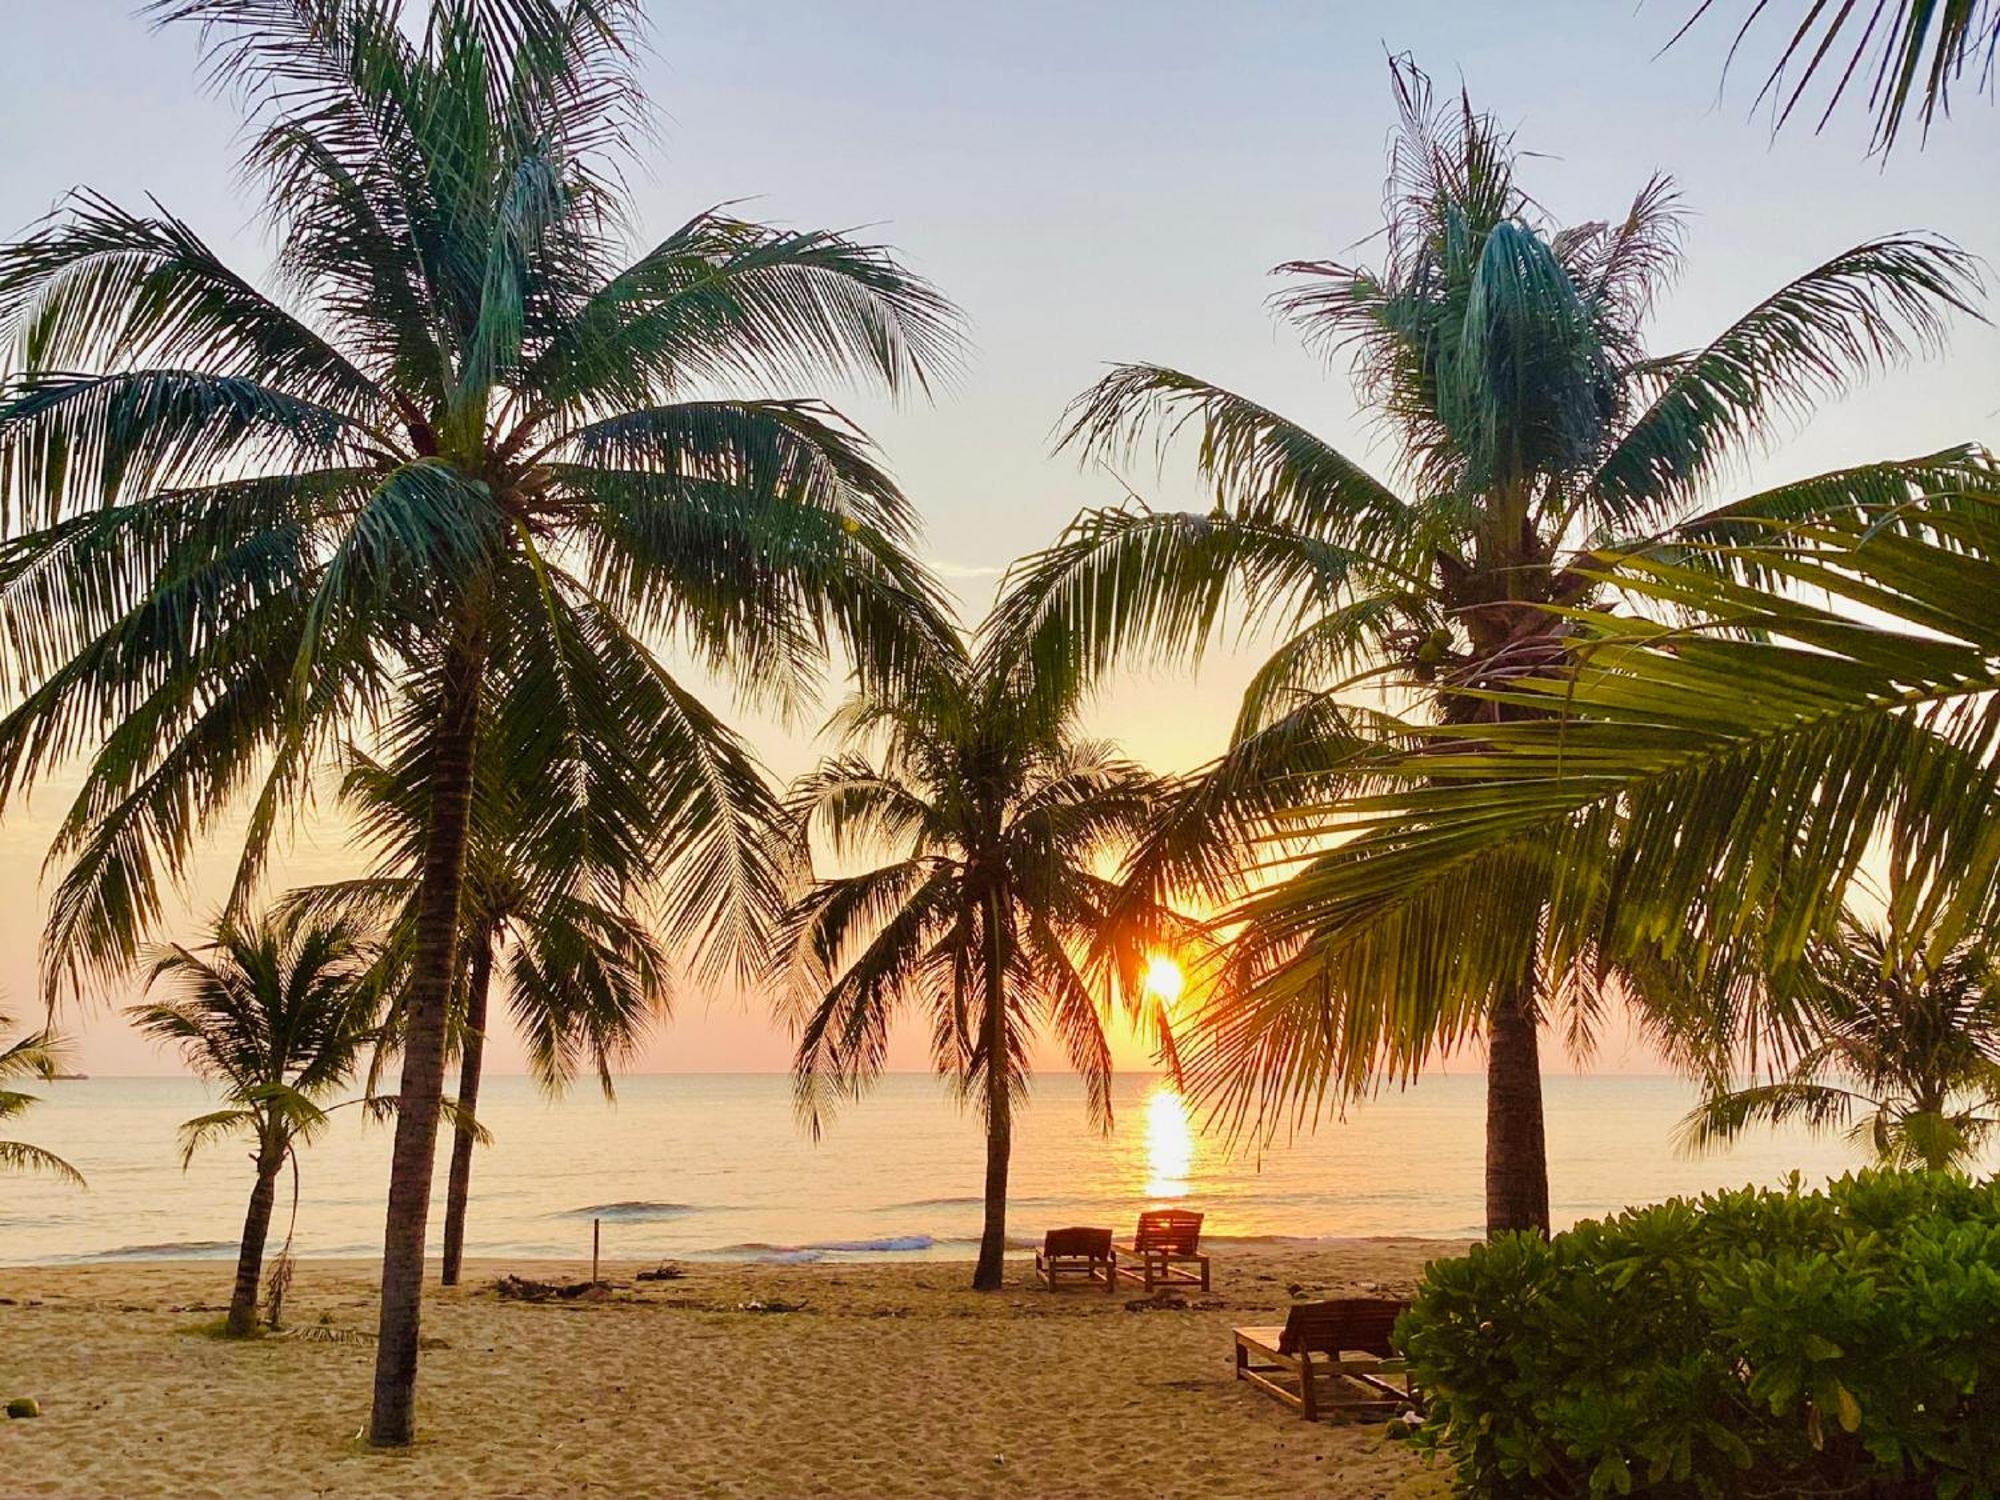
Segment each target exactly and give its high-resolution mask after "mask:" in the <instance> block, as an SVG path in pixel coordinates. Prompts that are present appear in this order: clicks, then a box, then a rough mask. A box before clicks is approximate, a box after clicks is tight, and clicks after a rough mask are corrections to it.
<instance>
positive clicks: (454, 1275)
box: [440, 932, 493, 1286]
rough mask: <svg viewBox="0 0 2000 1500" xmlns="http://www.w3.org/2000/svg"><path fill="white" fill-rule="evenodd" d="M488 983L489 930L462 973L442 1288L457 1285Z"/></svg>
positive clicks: (479, 937) (490, 965) (476, 942)
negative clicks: (461, 1032) (462, 1004)
mask: <svg viewBox="0 0 2000 1500" xmlns="http://www.w3.org/2000/svg"><path fill="white" fill-rule="evenodd" d="M492 984H493V934H492V933H490V932H481V933H479V934H478V935H477V936H476V937H475V939H474V947H473V950H472V958H471V962H470V964H469V965H468V968H467V973H466V994H465V1045H464V1046H463V1047H461V1048H460V1049H459V1054H458V1117H457V1119H455V1120H453V1121H452V1135H451V1182H450V1184H449V1185H448V1186H447V1187H446V1189H445V1198H444V1275H443V1276H442V1277H441V1278H440V1280H441V1282H442V1284H443V1285H445V1286H457V1285H458V1272H459V1267H460V1265H461V1264H463V1262H464V1259H465V1202H466V1198H467V1197H468V1195H469V1194H470V1193H471V1191H472V1146H473V1139H472V1137H473V1130H474V1128H475V1126H474V1124H473V1122H474V1120H475V1119H476V1118H477V1115H476V1113H475V1112H476V1111H477V1109H478V1108H479V1068H480V1063H481V1061H482V1060H483V1058H484V1056H485V1053H486V992H487V990H488V989H489V988H491V986H492Z"/></svg>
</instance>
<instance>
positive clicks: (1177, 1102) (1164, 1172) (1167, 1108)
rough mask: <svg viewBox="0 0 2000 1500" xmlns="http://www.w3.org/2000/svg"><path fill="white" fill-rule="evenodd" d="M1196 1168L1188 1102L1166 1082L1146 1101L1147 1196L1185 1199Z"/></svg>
mask: <svg viewBox="0 0 2000 1500" xmlns="http://www.w3.org/2000/svg"><path fill="white" fill-rule="evenodd" d="M1193 1167H1194V1130H1193V1128H1192V1127H1190V1126H1189V1124H1188V1112H1187V1101H1186V1100H1185V1099H1183V1098H1181V1096H1180V1095H1179V1094H1178V1093H1176V1092H1175V1091H1174V1090H1173V1089H1171V1088H1168V1087H1166V1086H1165V1085H1164V1084H1163V1085H1162V1086H1161V1087H1159V1088H1157V1089H1155V1090H1154V1091H1153V1097H1152V1098H1150V1099H1148V1100H1147V1101H1146V1172H1147V1177H1148V1180H1147V1183H1146V1196H1147V1197H1149V1198H1185V1197H1186V1196H1187V1195H1188V1173H1189V1172H1190V1171H1191V1170H1192V1168H1193Z"/></svg>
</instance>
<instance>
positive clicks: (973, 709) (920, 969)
mask: <svg viewBox="0 0 2000 1500" xmlns="http://www.w3.org/2000/svg"><path fill="white" fill-rule="evenodd" d="M835 722H836V724H837V725H838V727H839V728H840V730H841V731H842V732H843V733H844V736H845V738H846V740H847V742H848V745H849V748H848V749H847V750H846V751H844V752H843V753H840V754H837V755H834V756H832V757H829V758H828V759H826V760H823V761H822V762H821V763H820V765H819V766H818V767H817V768H816V769H815V770H813V771H812V772H810V773H808V774H807V775H805V776H803V777H801V778H800V779H799V780H798V782H797V783H795V785H794V787H793V789H792V794H791V800H790V806H791V810H792V818H793V826H794V828H795V830H796V837H797V840H798V844H799V848H800V852H801V859H802V861H803V862H805V863H807V864H808V865H809V862H810V854H809V844H810V841H811V840H812V839H813V838H814V837H815V836H818V837H819V838H821V839H822V840H824V844H825V852H826V853H827V854H828V855H829V856H830V857H831V858H832V859H833V860H835V861H838V862H842V863H848V864H852V863H854V862H857V861H861V862H865V861H867V860H869V859H871V858H872V859H877V860H880V859H882V858H883V856H884V855H887V856H888V858H887V859H886V860H885V861H884V862H881V863H869V864H866V866H865V868H863V869H861V870H859V871H857V872H854V873H845V874H837V875H830V876H825V877H823V878H820V879H818V880H814V881H811V882H810V884H808V885H807V886H806V887H805V888H804V889H803V891H802V893H801V894H800V895H799V896H798V898H797V900H796V901H795V902H794V904H793V905H792V907H791V909H790V911H789V912H788V913H787V916H786V919H785V922H784V924H783V927H782V929H781V931H782V933H783V943H782V947H781V950H780V951H781V952H782V953H783V954H784V956H785V960H786V962H787V964H788V973H787V981H788V984H789V988H790V991H791V994H792V996H793V998H794V1000H795V1003H796V1005H797V1009H798V1015H799V1018H800V1020H799V1040H798V1055H797V1061H796V1074H797V1079H798V1092H799V1102H800V1108H801V1110H802V1111H803V1112H804V1113H805V1114H806V1116H807V1117H808V1118H809V1119H810V1120H811V1122H812V1124H813V1128H814V1130H815V1132H817V1130H818V1128H819V1120H820V1114H821V1111H822V1110H823V1108H824V1107H825V1104H826V1102H827V1090H828V1089H829V1088H831V1089H832V1090H834V1091H836V1092H839V1093H845V1094H849V1095H854V1094H858V1093H859V1092H861V1091H862V1090H863V1089H865V1088H866V1086H867V1085H868V1084H869V1083H870V1082H872V1081H873V1079H874V1078H875V1077H876V1075H877V1074H878V1073H879V1072H880V1071H881V1069H882V1066H883V1062H884V1059H885V1057H886V1049H887V1046H888V1040H889V1030H890V1025H891V1022H892V1020H893V1019H894V1018H895V1016H896V1015H897V1013H898V1012H899V1011H902V1010H905V1009H911V1010H916V1011H918V1012H920V1013H922V1014H923V1015H924V1016H925V1017H926V1019H927V1020H928V1022H929V1025H930V1031H931V1051H932V1056H933V1058H934V1059H935V1062H936V1066H937V1070H938V1072H939V1073H940V1074H941V1075H943V1076H945V1077H947V1078H950V1079H951V1080H952V1081H953V1082H954V1083H955V1085H956V1086H957V1088H958V1089H959V1091H960V1093H961V1094H962V1095H963V1096H964V1097H967V1098H970V1099H972V1100H974V1101H975V1102H976V1107H977V1108H978V1110H979V1113H980V1115H981V1117H982V1118H983V1120H984V1123H985V1127H986V1187H985V1201H986V1208H985V1223H984V1228H983V1230H982V1233H981V1236H980V1241H979V1262H978V1265H977V1267H976V1268H975V1270H974V1272H973V1278H972V1284H973V1287H974V1288H975V1289H976V1290H980V1291H991V1290H994V1289H995V1288H997V1287H999V1285H1000V1284H1001V1272H1002V1257H1003V1255H1004V1254H1005V1250H1006V1227H1007V1174H1008V1166H1009V1162H1010V1157H1011V1152H1012V1147H1013V1112H1014V1109H1015V1107H1016V1105H1017V1104H1018V1103H1020V1102H1021V1100H1022V1099H1023V1098H1024V1097H1025V1091H1026V1085H1027V1078H1028V1047H1029V1044H1030V1041H1031V1039H1032V1037H1033V1035H1034V1032H1035V1031H1036V1029H1037V1027H1038V1026H1045V1027H1046V1028H1047V1029H1048V1030H1049V1031H1051V1032H1053V1033H1054V1035H1055V1036H1056V1037H1057V1038H1058V1039H1059V1040H1060V1042H1061V1044H1062V1046H1063V1049H1064V1052H1065V1053H1066V1055H1067V1056H1068V1058H1069V1061H1070V1064H1071V1066H1072V1067H1073V1068H1074V1069H1075V1070H1076V1072H1077V1073H1078V1074H1079V1075H1080V1076H1081V1077H1082V1079H1083V1081H1084V1087H1085V1090H1086V1093H1087V1097H1088V1100H1089V1109H1090V1114H1091V1118H1092V1120H1093V1122H1094V1123H1096V1124H1098V1125H1099V1126H1103V1127H1108V1126H1109V1123H1110V1119H1111V1094H1110V1081H1111V1052H1110V1046H1109V1043H1108V1042H1107V1041H1106V1038H1105V1034H1104V1030H1103V1027H1102V1024H1101V1020H1100V1007H1099V999H1098V993H1097V986H1094V985H1093V983H1092V972H1091V971H1092V970H1093V969H1094V968H1095V969H1101V970H1102V971H1103V972H1102V975H1101V976H1100V977H1102V978H1103V979H1105V980H1107V981H1108V985H1107V988H1113V989H1117V990H1119V991H1120V992H1122V993H1123V994H1124V995H1126V996H1136V995H1138V994H1139V993H1140V989H1139V987H1138V986H1137V984H1135V983H1134V982H1133V980H1134V973H1135V969H1134V966H1135V965H1136V964H1137V962H1138V958H1139V956H1140V955H1141V954H1143V953H1144V952H1145V951H1146V950H1147V949H1148V948H1149V946H1151V945H1152V944H1155V943H1158V942H1161V941H1165V940H1167V939H1168V938H1169V937H1170V935H1171V930H1172V929H1171V924H1170V923H1168V922H1164V921H1159V920H1155V921H1154V922H1153V923H1152V924H1150V925H1148V924H1146V923H1143V922H1142V923H1133V922H1130V921H1127V922H1125V923H1123V924H1122V925H1120V926H1119V927H1118V928H1116V929H1115V930H1114V929H1112V928H1111V927H1109V926H1108V923H1109V920H1110V916H1111V906H1112V903H1113V901H1114V899H1115V897H1116V896H1117V891H1116V888H1115V887H1114V885H1113V884H1112V883H1111V882H1110V881H1109V880H1108V879H1106V878H1104V877H1103V876H1102V875H1100V874H1099V873H1098V871H1097V868H1096V865H1097V862H1098V861H1099V860H1100V859H1101V858H1102V857H1103V856H1104V855H1105V854H1106V853H1107V852H1115V851H1116V850H1117V849H1118V847H1119V846H1120V845H1121V844H1123V843H1125V842H1127V841H1129V840H1130V839H1131V838H1132V837H1133V836H1134V835H1135V834H1136V833H1137V832H1138V831H1139V830H1140V828H1141V827H1143V825H1144V822H1145V819H1146V817H1147V816H1148V814H1149V813H1150V812H1151V810H1152V807H1153V803H1154V800H1155V797H1156V793H1157V790H1158V783H1157V781H1156V780H1155V778H1154V777H1153V776H1151V775H1150V774H1148V773H1147V772H1145V771H1143V770H1141V769H1140V768H1139V767H1138V766H1136V765H1134V764H1132V763H1131V762H1129V761H1127V760H1124V759H1123V758H1121V757H1120V756H1119V755H1118V754H1117V753H1116V751H1115V750H1114V749H1113V748H1112V747H1111V746H1109V745H1107V744H1104V743H1101V742H1097V741H1091V740H1084V739H1080V738H1078V737H1077V736H1076V735H1075V733H1074V731H1073V730H1072V729H1071V727H1070V726H1069V725H1068V724H1067V723H1065V722H1064V721H1063V719H1062V718H1061V717H1056V718H1049V717H1047V716H1045V715H1043V714H1042V713H1041V712H1040V710H1039V709H1038V708H1037V707H1036V705H1035V704H1034V702H1033V701H1032V697H1031V695H1029V694H1026V693H1024V692H1023V691H1022V689H1021V686H1020V684H1019V681H1018V680H1017V678H1015V677H1014V676H1011V675H1009V674H1006V673H999V674H996V673H992V672H988V671H985V670H982V669H981V668H979V667H977V666H975V665H974V664H973V663H972V662H971V661H969V660H968V659H967V658H966V657H965V656H964V655H963V654H962V653H961V654H950V655H946V656H944V657H942V658H941V659H940V661H939V662H938V664H937V666H936V668H935V670H934V673H933V675H932V677H931V678H930V680H929V681H928V682H927V683H926V684H925V685H924V686H923V687H922V688H921V689H920V690H917V691H914V692H911V693H908V694H905V695H899V696H897V697H895V698H871V697H863V698H860V699H858V700H856V701H855V702H854V703H852V704H850V705H849V706H848V707H847V708H846V709H845V710H843V711H842V713H841V714H840V715H839V716H837V718H836V721H835ZM870 742H875V743H877V745H878V750H877V753H874V754H872V755H871V754H870V753H868V752H867V749H866V747H867V746H868V745H869V744H870Z"/></svg>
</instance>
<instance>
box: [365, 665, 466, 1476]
mask: <svg viewBox="0 0 2000 1500" xmlns="http://www.w3.org/2000/svg"><path fill="white" fill-rule="evenodd" d="M483 654H484V653H483V643H482V642H481V641H479V639H478V638H477V636H476V634H475V633H472V632H467V633H466V634H465V635H463V636H461V637H460V640H459V641H458V642H457V643H455V644H454V646H453V648H452V650H451V653H450V655H449V656H448V658H447V660H446V662H445V667H444V673H445V680H444V684H443V693H442V700H443V701H442V703H441V704H440V708H439V714H438V725H437V729H436V732H435V734H434V736H433V738H432V741H431V766H430V788H429V791H430V809H429V826H428V827H427V828H426V830H425V837H424V855H423V869H422V874H421V875H420V877H419V883H418V888H417V920H416V952H415V954H414V956H413V957H412V960H411V964H410V979H409V989H408V991H407V992H406V995H405V1000H404V1007H403V1009H404V1021H403V1025H404V1031H403V1038H402V1042H403V1079H402V1084H401V1088H400V1092H399V1095H398V1102H397V1108H396V1144H395V1149H394V1152H393V1154H392V1155H391V1157H390V1164H389V1215H388V1224H387V1227H386V1229H385V1231H384V1233H383V1240H382V1316H381V1322H380V1325H379V1330H380V1331H379V1340H378V1342H377V1344H376V1348H375V1405H374V1411H373V1413H372V1414H371V1416H370V1419H369V1426H368V1436H369V1440H370V1441H371V1442H373V1443H376V1444H378V1445H402V1444H405V1443H408V1442H409V1441H410V1437H411V1433H412V1429H413V1426H414V1408H415V1402H416V1388H417V1339H418V1333H419V1322H420V1320H421V1317H422V1313H423V1296H424V1230H425V1228H426V1224H427V1221H428V1219H429V1216H430V1205H431V1168H432V1164H433V1161H434V1159H435V1155H436V1150H437V1124H438V1114H439V1105H440V1102H441V1101H442V1099H443V1097H444V1043H445V1011H446V1008H447V1006H448V1004H449V1001H450V995H451V980H452V975H453V973H454V972H455V971H456V968H457V949H458V908H459V895H460V891H461V889H462V888H463V886H464V884H465V842H466V826H467V824H468V822H469V821H470V818H471V806H472V758H473V753H474V750H475V748H476V741H477V731H478V721H479V678H480V672H481V669H482V665H483Z"/></svg>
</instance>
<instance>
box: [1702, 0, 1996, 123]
mask: <svg viewBox="0 0 2000 1500" xmlns="http://www.w3.org/2000/svg"><path fill="white" fill-rule="evenodd" d="M1770 6H1771V0H1754V3H1752V4H1751V6H1750V13H1749V14H1748V15H1747V16H1745V17H1744V18H1743V24H1742V25H1741V26H1739V27H1738V28H1737V31H1736V40H1735V42H1734V43H1733V44H1732V45H1731V46H1730V49H1729V55H1730V57H1731V58H1732V59H1734V57H1735V56H1736V52H1737V49H1738V48H1740V47H1741V46H1742V45H1743V43H1744V41H1745V40H1746V39H1747V38H1748V36H1749V34H1750V30H1751V28H1752V27H1754V26H1755V25H1756V24H1757V22H1758V21H1759V20H1760V19H1761V18H1762V17H1763V15H1764V13H1765V12H1766V11H1767V10H1769V9H1770ZM1714 8H1715V0H1702V3H1701V4H1700V5H1699V6H1697V7H1696V8H1695V11H1694V14H1693V15H1691V16H1689V17H1688V19H1687V22H1686V24H1685V25H1683V26H1682V27H1681V29H1680V30H1679V31H1677V32H1675V33H1674V36H1673V40H1672V41H1670V42H1669V43H1668V45H1669V46H1672V45H1673V42H1678V41H1679V40H1680V39H1681V38H1682V37H1684V36H1686V35H1687V34H1688V32H1689V31H1690V30H1691V29H1692V28H1693V27H1694V25H1695V23H1696V22H1697V21H1699V20H1701V18H1702V17H1703V16H1705V15H1707V14H1708V13H1709V11H1711V10H1713V9H1714ZM1781 24H1782V23H1781ZM1844 41H1845V42H1852V43H1853V46H1852V47H1851V48H1843V47H1841V46H1840V45H1839V44H1840V43H1842V42H1844ZM1996 48H2000V4H1996V3H1994V0H1952V3H1950V4H1945V5H1938V4H1935V3H1933V0H1872V3H1867V4H1856V3H1852V0H1850V3H1847V4H1841V5H1834V4H1831V3H1829V0H1805V3H1804V13H1803V14H1802V15H1801V16H1800V17H1799V19H1798V24H1797V25H1796V26H1795V27H1794V28H1793V30H1792V35H1791V39H1790V40H1789V41H1787V42H1786V43H1785V49H1784V51H1783V52H1782V53H1780V54H1779V56H1778V60H1777V62H1776V63H1775V64H1773V65H1772V68H1771V72H1770V76H1769V77H1767V78H1766V79H1765V80H1764V87H1763V88H1762V89H1761V90H1759V92H1758V95H1757V100H1758V102H1759V103H1760V104H1761V103H1762V102H1763V101H1764V100H1765V99H1767V98H1768V99H1770V100H1771V101H1772V102H1773V103H1774V104H1775V105H1777V107H1778V114H1777V118H1778V123H1779V124H1780V125H1782V124H1784V122H1785V121H1786V120H1788V119H1790V118H1791V115H1792V111H1793V110H1795V109H1797V108H1798V106H1799V102H1800V101H1801V100H1802V99H1803V98H1804V97H1805V93H1806V89H1807V86H1808V85H1810V84H1811V83H1812V81H1813V79H1815V78H1817V77H1819V76H1820V74H1821V71H1822V70H1826V71H1828V72H1832V71H1834V70H1836V69H1837V70H1838V73H1839V76H1838V77H1837V78H1835V80H1834V84H1833V88H1832V90H1831V91H1830V92H1829V94H1828V96H1827V101H1826V108H1825V110H1824V112H1822V113H1821V115H1820V117H1819V125H1820V127H1821V128H1824V127H1825V125H1826V122H1827V121H1828V120H1830V119H1832V118H1833V112H1834V111H1835V110H1836V109H1838V108H1839V107H1840V101H1841V100H1842V99H1843V98H1844V97H1846V94H1847V90H1848V88H1849V87H1850V86H1851V85H1853V84H1854V83H1855V82H1856V81H1857V80H1858V79H1862V78H1866V79H1867V81H1868V107H1869V108H1870V109H1871V110H1873V111H1874V113H1875V138H1874V146H1875V149H1877V150H1879V151H1882V152H1887V151H1888V150H1889V148H1890V147H1891V146H1893V145H1895V143H1896V135H1897V133H1898V132H1899V131H1900V130H1901V129H1902V126H1903V117H1904V116H1905V115H1906V114H1908V113H1909V109H1910V105H1911V104H1912V103H1918V104H1920V105H1921V106H1922V107H1921V110H1920V111H1919V112H1920V114H1921V115H1922V118H1923V133H1924V135H1925V136H1926V137H1928V136H1929V135H1930V130H1931V124H1932V122H1933V121H1934V120H1935V119H1936V118H1937V117H1938V116H1939V115H1949V114H1950V113H1951V88H1952V85H1953V84H1954V83H1957V82H1958V81H1959V80H1960V79H1961V78H1963V77H1964V76H1965V72H1966V69H1967V68H1968V67H1970V68H1972V69H1973V70H1974V72H1975V73H1976V75H1977V80H1978V87H1979V89H1980V90H1981V91H1982V92H1989V93H1990V92H1991V91H1992V88H1993V76H1994V75H1993V58H1994V52H1995V49H1996ZM1795 63H1796V64H1797V67H1798V71H1797V74H1796V77H1795V81H1794V82H1793V83H1792V85H1791V87H1790V89H1789V90H1787V89H1786V88H1785V73H1786V70H1787V69H1789V68H1791V67H1792V66H1793V65H1794V64H1795Z"/></svg>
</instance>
